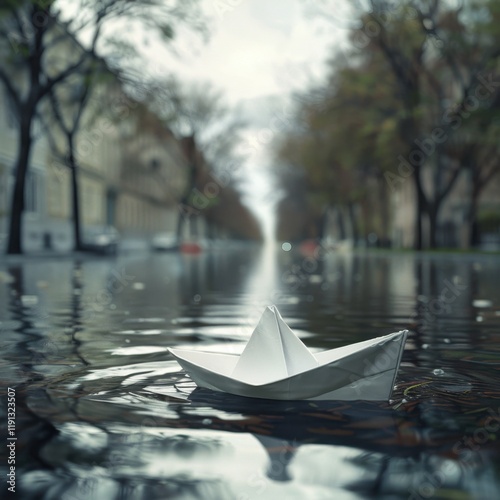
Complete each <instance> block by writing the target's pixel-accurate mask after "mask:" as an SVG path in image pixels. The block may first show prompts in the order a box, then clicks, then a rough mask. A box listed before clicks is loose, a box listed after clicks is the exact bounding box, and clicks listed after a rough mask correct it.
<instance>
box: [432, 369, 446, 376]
mask: <svg viewBox="0 0 500 500" xmlns="http://www.w3.org/2000/svg"><path fill="white" fill-rule="evenodd" d="M432 373H433V375H444V374H445V373H444V370H442V369H441V368H435V369H434V370H432Z"/></svg>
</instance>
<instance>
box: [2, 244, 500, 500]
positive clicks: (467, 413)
mask: <svg viewBox="0 0 500 500" xmlns="http://www.w3.org/2000/svg"><path fill="white" fill-rule="evenodd" d="M499 271H500V257H499V256H494V255H491V256H488V255H465V256H464V255H458V254H443V255H434V256H431V255H425V254H424V255H421V256H415V255H414V254H411V253H378V252H372V253H355V254H343V253H335V252H316V253H315V254H311V253H309V254H306V253H301V252H300V251H298V250H296V249H292V251H290V252H285V251H283V250H282V249H281V248H280V247H262V248H261V247H258V246H255V247H254V246H243V245H229V246H227V247H225V248H219V249H213V250H209V251H205V252H203V253H202V254H200V255H191V256H190V255H181V254H177V253H168V254H146V253H143V254H137V255H132V254H131V255H124V256H120V257H118V258H116V259H110V258H89V257H87V258H84V259H82V258H75V257H67V258H58V259H55V258H45V259H44V258H37V259H31V260H27V259H21V258H20V259H13V258H11V259H5V260H4V262H2V263H0V319H1V322H0V334H1V337H0V342H1V344H0V346H1V352H0V359H1V380H2V383H1V384H2V400H1V407H2V415H1V418H2V424H1V425H2V429H5V425H6V422H7V416H6V409H7V396H6V392H7V387H11V388H14V389H15V403H16V421H15V422H16V423H15V434H16V437H17V441H16V442H15V443H16V445H15V460H16V463H15V467H16V493H17V495H18V497H19V498H27V499H31V498H43V499H58V500H59V499H69V500H77V499H81V500H83V499H106V500H108V499H110V500H111V499H147V500H153V499H163V498H174V499H203V500H206V499H208V500H211V499H214V500H216V499H217V500H224V499H241V500H243V499H277V498H280V499H287V500H288V499H314V500H316V499H323V498H325V499H331V498H336V499H344V498H346V499H358V498H388V499H396V498H397V499H399V498H405V499H421V498H443V499H469V498H478V499H493V498H498V497H499V496H500V486H499V484H500V481H499V477H500V447H499V435H500V384H499V382H500V287H499V280H500V272H499ZM269 304H276V305H277V306H278V308H279V310H280V312H281V314H282V316H283V317H284V318H285V320H286V321H287V322H288V324H289V325H290V326H291V327H292V329H294V331H296V332H297V333H298V334H299V336H300V337H301V338H302V339H303V341H304V342H305V343H306V344H307V345H308V347H310V348H311V349H312V350H323V349H331V348H334V347H338V346H341V345H345V344H347V343H351V342H354V341H359V340H364V339H368V338H371V337H376V336H380V335H385V334H388V333H391V332H393V331H397V330H401V329H404V328H408V329H409V330H410V331H411V333H410V336H409V339H408V342H407V344H406V349H405V352H404V355H403V362H402V365H401V370H400V372H399V375H398V378H397V386H396V389H395V391H394V393H393V398H392V400H391V401H389V402H385V403H384V402H381V403H378V402H371V403H370V402H363V401H350V402H342V401H322V402H318V401H316V402H313V401H302V402H274V401H266V400H252V399H246V398H239V397H235V396H229V395H225V394H222V393H213V392H211V391H208V390H202V389H197V388H196V386H195V384H194V383H193V382H192V381H191V380H190V379H189V377H187V376H186V375H185V374H184V372H182V371H181V369H180V367H179V365H178V364H177V363H176V362H175V361H174V360H173V359H172V358H171V356H169V355H168V353H167V348H168V347H174V346H177V347H184V348H189V349H201V350H210V351H217V352H229V353H238V352H241V350H242V348H243V346H244V343H245V341H246V340H247V339H248V337H249V335H250V333H251V332H252V330H253V327H254V326H255V325H256V323H257V321H258V319H259V317H260V315H261V314H262V311H263V309H264V307H265V306H266V305H269ZM2 435H5V434H4V432H2ZM7 442H8V441H4V443H3V444H2V448H3V450H5V443H7ZM0 466H1V468H2V469H1V472H2V477H3V478H5V477H6V473H7V470H8V469H7V459H6V458H4V457H3V455H2V459H1V464H0ZM7 487H8V484H7V483H6V482H3V484H2V486H1V488H2V496H3V494H4V491H6V492H7ZM7 493H8V492H7Z"/></svg>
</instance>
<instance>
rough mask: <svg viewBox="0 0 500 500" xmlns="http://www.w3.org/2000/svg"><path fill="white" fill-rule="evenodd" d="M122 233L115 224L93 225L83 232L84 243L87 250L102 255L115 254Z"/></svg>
mask: <svg viewBox="0 0 500 500" xmlns="http://www.w3.org/2000/svg"><path fill="white" fill-rule="evenodd" d="M119 240H120V234H119V233H118V230H117V229H116V228H115V227H113V226H101V227H91V228H88V229H85V231H84V233H83V244H84V247H85V249H86V250H87V251H90V252H95V253H98V254H102V255H115V254H116V253H117V251H118V242H119Z"/></svg>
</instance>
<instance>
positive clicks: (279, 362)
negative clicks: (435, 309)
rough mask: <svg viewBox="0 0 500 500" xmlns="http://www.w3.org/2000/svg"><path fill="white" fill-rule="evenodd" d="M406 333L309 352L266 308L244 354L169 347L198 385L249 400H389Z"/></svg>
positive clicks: (274, 309) (274, 310) (276, 313)
mask: <svg viewBox="0 0 500 500" xmlns="http://www.w3.org/2000/svg"><path fill="white" fill-rule="evenodd" d="M407 333H408V332H407V331H406V330H404V331H400V332H396V333H391V334H390V335H386V336H384V337H377V338H375V339H370V340H365V341H364V342H358V343H356V344H351V345H347V346H344V347H339V348H337V349H331V350H329V351H324V352H318V353H314V354H313V353H311V351H309V349H308V348H307V347H306V346H305V345H304V344H303V343H302V341H301V340H300V339H299V338H298V337H297V336H296V335H295V334H294V333H293V332H292V330H291V329H290V328H289V326H288V325H287V324H286V323H285V322H284V320H283V318H282V317H281V315H280V313H279V312H278V310H277V309H276V307H274V306H271V307H267V308H266V309H265V311H264V313H263V314H262V317H261V319H260V321H259V323H258V325H257V327H256V328H255V330H254V331H253V333H252V336H251V337H250V339H249V341H248V344H247V345H246V346H245V349H244V350H243V352H242V354H241V355H233V354H218V353H211V352H202V351H190V350H184V349H169V351H170V353H171V354H172V355H173V356H174V357H175V359H176V360H177V361H178V362H179V364H180V365H181V366H182V368H184V370H185V371H186V372H187V373H188V374H189V375H190V376H191V378H192V379H193V381H194V382H196V384H197V385H198V386H200V387H205V388H207V389H212V390H214V391H222V392H228V393H230V394H236V395H238V396H247V397H251V398H265V399H281V400H299V399H329V400H339V399H340V400H354V399H363V400H370V401H386V400H388V399H389V398H390V396H391V393H392V389H393V387H394V381H395V379H396V374H397V371H398V368H399V364H400V361H401V356H402V353H403V349H404V345H405V341H406V336H407Z"/></svg>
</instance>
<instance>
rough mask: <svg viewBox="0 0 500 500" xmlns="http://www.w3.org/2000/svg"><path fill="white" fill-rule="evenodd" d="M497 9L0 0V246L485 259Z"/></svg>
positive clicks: (497, 222)
mask: <svg viewBox="0 0 500 500" xmlns="http://www.w3.org/2000/svg"><path fill="white" fill-rule="evenodd" d="M499 16H500V6H499V3H498V2H497V1H494V0H491V1H487V0H484V1H479V0H478V1H467V2H465V1H463V2H461V1H451V0H450V1H444V0H427V1H405V2H389V1H375V0H372V1H368V0H366V1H359V2H340V3H339V2H337V3H335V4H334V3H333V2H328V1H323V2H311V1H307V0H302V1H301V0H296V1H287V2H285V1H278V2H273V3H272V4H269V3H266V2H264V1H261V0H254V1H252V2H238V1H229V0H228V1H225V0H220V1H213V2H212V1H206V2H200V1H195V0H190V1H184V2H174V1H170V2H162V1H159V0H158V1H153V0H147V1H144V2H142V1H138V2H127V1H118V0H116V1H112V0H106V1H99V2H91V1H84V0H82V1H78V2H68V1H48V0H47V1H33V2H21V3H19V2H14V1H8V0H4V1H3V2H2V4H1V10H0V22H1V34H2V39H1V42H0V58H1V67H0V83H1V88H2V92H1V94H0V102H1V107H0V123H1V136H0V242H1V245H2V249H3V251H4V252H8V253H10V254H18V253H22V252H23V251H24V252H44V251H58V252H68V251H72V250H76V251H80V252H82V251H90V252H101V253H106V252H107V253H114V252H116V251H117V250H133V249H138V248H145V247H146V248H148V247H153V248H157V249H175V248H178V247H179V246H181V247H182V246H183V245H185V247H183V248H190V249H192V250H193V249H195V250H196V249H200V248H203V247H204V246H207V245H209V244H211V243H213V242H218V241H219V242H220V241H221V240H245V241H257V242H262V241H269V240H276V239H277V240H279V241H281V242H289V243H298V242H302V241H307V240H312V241H313V242H315V244H317V243H322V244H323V245H324V246H325V247H333V248H336V247H339V246H340V247H347V248H351V247H356V246H362V247H365V246H379V247H380V246H382V247H397V248H401V247H403V248H414V249H424V248H436V247H446V248H474V247H475V248H482V249H498V248H499V244H500V232H499V231H500V229H499V228H500V198H499V195H498V193H499V192H500V191H499V187H500V180H499V179H500V176H499V175H498V172H499V161H498V160H499V153H500V149H499V148H500V146H499V143H498V131H499V130H500V121H499V117H500V114H499V112H500V96H499V92H498V87H499V85H500V75H499V72H498V67H499V66H498V64H499V63H498V58H499V51H500V48H499V47H500V44H499V37H500V30H499V28H498V27H497V26H498V20H499Z"/></svg>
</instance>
